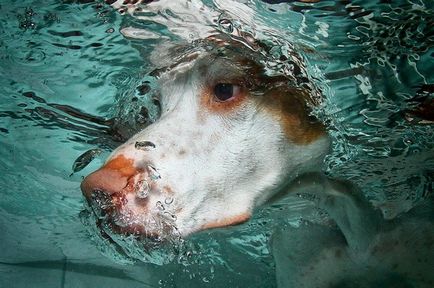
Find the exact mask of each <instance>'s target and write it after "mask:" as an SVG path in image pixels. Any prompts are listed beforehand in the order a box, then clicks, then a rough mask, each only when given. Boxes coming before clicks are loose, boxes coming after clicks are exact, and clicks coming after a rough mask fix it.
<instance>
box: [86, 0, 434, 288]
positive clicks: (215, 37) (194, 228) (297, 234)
mask: <svg viewBox="0 0 434 288" xmlns="http://www.w3.org/2000/svg"><path fill="white" fill-rule="evenodd" d="M110 2H113V1H110ZM139 2H142V1H123V2H122V1H116V2H114V3H110V4H112V5H113V6H114V7H115V8H116V9H119V10H120V11H121V12H129V13H134V11H135V10H134V9H135V8H136V5H137V4H139ZM145 2H149V1H145ZM162 2H164V1H162ZM156 3H157V4H158V3H160V2H156ZM160 4H161V3H160ZM178 4H179V3H178ZM178 4H176V5H178ZM126 33H127V34H128V33H130V34H131V33H132V34H134V33H135V31H134V30H131V29H127V30H126ZM205 34H206V35H204V38H198V39H197V40H195V41H193V43H192V44H189V45H167V47H159V48H158V49H156V50H157V51H158V53H156V54H158V55H156V56H155V55H154V56H151V58H154V59H153V61H154V62H155V63H157V62H160V63H161V62H162V61H161V59H169V60H170V63H167V65H166V64H165V65H162V66H164V67H163V68H161V69H158V70H156V71H155V73H154V75H156V77H157V78H158V82H159V87H161V89H160V92H159V97H158V103H159V106H160V109H161V116H160V118H159V119H158V121H156V122H155V123H153V124H151V125H149V126H148V127H146V128H145V129H144V130H142V131H140V132H138V133H137V134H135V135H134V136H132V137H131V138H130V139H129V140H127V141H126V142H125V143H124V144H122V145H121V146H119V147H118V148H117V149H116V150H115V151H114V152H113V153H112V154H111V155H110V156H109V157H108V159H107V161H106V162H105V164H104V165H103V166H102V167H101V168H100V169H98V170H97V171H95V172H93V173H92V174H90V175H89V176H87V177H86V178H85V179H84V180H83V182H82V184H81V189H82V191H83V194H84V196H85V198H86V199H87V202H88V203H89V206H90V208H91V210H92V211H93V212H94V214H95V215H96V216H97V225H98V227H99V228H100V229H101V232H102V234H103V235H105V236H107V237H110V236H109V235H110V234H111V233H115V234H122V235H134V236H135V237H138V238H141V239H154V240H158V241H160V240H161V239H163V240H164V239H168V238H170V237H172V236H173V235H177V236H178V235H179V236H180V237H186V236H188V235H190V234H192V233H195V232H198V231H201V230H205V229H211V228H219V227H227V226H231V225H236V224H240V223H243V222H246V221H248V219H249V218H250V217H251V215H252V213H253V212H254V210H255V208H257V207H259V206H261V205H263V204H264V203H267V202H269V201H273V200H274V199H276V198H279V197H282V196H285V195H288V194H291V193H292V194H294V193H299V194H300V195H310V196H309V197H310V199H311V200H313V201H314V202H315V203H316V204H317V206H318V207H319V208H322V209H324V210H325V211H326V212H327V213H328V214H329V215H330V218H331V219H332V220H333V221H334V222H335V223H336V229H328V228H327V227H324V226H316V225H314V224H312V225H308V228H306V229H304V228H303V229H299V230H295V229H289V232H288V230H285V229H282V230H281V231H277V232H276V234H275V236H274V237H273V250H274V251H275V253H274V255H275V261H276V270H277V283H278V285H279V286H280V287H303V286H304V287H328V286H330V285H340V284H342V283H348V282H345V281H346V280H347V279H346V278H345V277H347V276H348V275H350V274H351V273H352V275H356V276H355V277H356V278H357V277H359V278H360V277H362V276H363V275H362V274H363V273H365V274H369V271H372V269H374V268H372V267H383V268H384V267H386V268H384V269H387V271H388V272H389V271H392V272H393V273H395V272H396V273H397V274H399V275H400V277H401V276H402V275H403V276H402V277H408V275H410V278H411V277H413V278H412V279H414V278H417V279H420V278H421V277H419V276H417V275H416V274H417V271H415V270H414V269H411V267H409V265H408V264H406V266H403V267H398V266H399V263H400V262H399V260H397V258H396V254H395V253H397V252H396V251H404V253H407V254H409V255H410V254H411V251H412V246H411V245H408V244H406V243H407V242H405V241H404V242H399V241H398V244H396V245H395V244H393V245H394V248H393V249H391V250H388V249H385V248H387V246H388V245H389V244H390V239H392V240H393V239H401V238H400V237H401V236H403V235H404V236H405V233H401V230H399V229H400V228H398V230H396V229H395V228H396V227H401V226H399V225H395V226H394V225H389V224H387V223H386V224H385V222H384V221H383V219H382V217H381V215H380V213H379V212H378V211H375V210H373V209H372V207H371V204H370V203H368V202H367V201H366V200H365V199H363V197H362V196H361V194H362V193H361V191H359V190H358V189H357V188H355V187H353V186H352V185H351V184H350V183H346V182H342V181H337V180H331V179H328V178H327V177H325V176H323V175H322V174H321V172H320V170H321V166H322V165H321V164H322V162H323V160H324V157H325V156H326V155H327V153H328V152H329V150H330V145H331V140H330V137H329V136H328V133H327V130H326V126H325V125H324V124H323V123H321V122H320V121H319V120H318V119H316V118H315V117H314V116H313V115H312V110H313V109H314V107H315V105H318V104H319V103H320V101H318V99H317V98H318V93H317V91H316V90H315V89H314V88H312V85H311V83H309V79H307V78H306V77H305V75H306V73H304V72H303V71H304V70H305V67H303V64H302V63H303V61H302V59H301V58H300V57H299V56H298V55H296V54H294V57H295V59H297V60H296V61H293V62H292V63H291V65H292V67H293V70H291V71H292V72H296V73H292V74H290V75H288V74H285V73H275V74H272V73H271V74H270V71H269V70H267V67H265V66H264V64H263V63H264V62H265V60H264V59H263V57H266V56H264V55H266V52H267V48H266V47H264V45H262V43H260V42H257V41H255V40H252V38H253V37H245V36H249V35H242V36H243V39H240V38H237V37H229V36H225V35H219V34H212V33H211V35H210V34H209V33H208V32H207V33H205ZM201 36H203V35H201ZM245 39H247V40H245ZM244 40H245V41H244ZM409 221H410V220H409ZM409 221H403V222H405V223H404V226H402V227H407V228H408V229H407V230H405V229H404V230H405V231H410V232H408V233H413V232H412V231H415V229H414V227H415V226H414V225H411V224H408V223H410V222H411V221H410V222H409ZM379 223H382V224H381V225H380V224H379ZM421 223H422V222H421ZM423 223H425V222H423ZM407 224H408V225H407ZM428 226H429V225H428ZM385 227H387V228H385ZM385 231H386V233H384V232H385ZM388 231H392V232H390V233H389V232H388ZM393 231H396V232H393ZM427 231H429V233H425V236H426V237H427V238H426V239H425V238H424V239H425V240H426V241H428V242H426V241H425V242H424V241H422V242H421V243H422V244H421V245H418V244H420V243H419V242H418V243H416V246H418V247H422V248H421V250H418V251H424V249H425V248H427V249H428V250H429V245H430V244H429V243H431V244H432V238H430V237H431V236H430V235H432V233H431V232H432V227H428V228H427ZM308 233H312V234H308ZM430 233H431V234H430ZM422 234H423V233H422ZM396 235H398V236H396ZM418 235H419V234H418ZM395 236H396V237H395ZM310 237H314V238H315V241H312V242H309V241H308V242H304V239H308V238H310ZM421 237H422V236H421ZM407 238H408V237H407ZM430 239H431V240H430ZM429 241H431V242H429ZM393 243H395V242H393ZM426 243H428V244H426ZM293 248H295V249H293ZM316 253H317V254H316ZM407 254H406V255H407ZM318 255H320V256H321V257H322V258H321V259H320V260H318V258H317V257H319V256H318ZM336 255H340V256H336ZM383 256H384V259H387V263H384V265H378V263H380V262H381V257H383ZM410 256H411V255H410ZM337 258H338V261H337V260H336V259H337ZM407 259H408V263H417V261H418V260H419V259H422V260H421V261H425V262H429V261H431V260H430V259H434V257H422V258H421V257H419V258H418V257H407ZM317 260H318V261H317ZM336 261H337V262H339V265H341V266H340V267H341V268H342V267H344V268H345V267H347V268H348V269H346V270H345V269H343V268H342V269H341V270H339V271H334V273H331V272H330V269H331V268H332V267H334V266H333V265H334V263H335V262H336ZM304 262H307V263H308V264H311V265H310V266H309V265H304ZM337 262H336V263H337ZM315 263H316V264H315ZM354 263H356V264H354ZM397 263H398V264H397ZM365 264H366V265H368V266H369V269H362V268H361V267H363V265H365ZM380 264H381V263H380ZM396 264H397V265H398V266H396ZM410 266H411V265H410ZM416 266H417V265H414V267H416ZM300 267H301V268H300ZM304 267H308V269H310V268H312V269H311V271H307V272H306V271H305V270H303V268H304ZM417 267H428V266H426V265H425V266H424V265H421V266H417ZM339 269H340V268H339ZM423 269H426V268H423ZM302 270H303V271H302ZM360 271H361V272H360ZM289 272H292V273H289ZM340 272H341V273H340ZM355 272H358V273H355ZM359 272H360V273H359ZM392 272H391V273H392ZM413 272H414V273H413ZM421 273H426V271H422V272H421ZM295 274H296V275H297V277H292V276H293V275H295ZM361 275H362V276H361ZM414 275H416V276H414ZM310 276H312V277H310ZM315 276H316V277H317V278H315ZM418 277H419V278H418ZM422 278H423V277H422ZM316 279H318V280H316ZM324 279H325V280H324ZM360 279H361V278H360ZM376 279H378V277H377V278H376ZM422 280H423V281H425V280H424V279H422ZM422 280H421V281H422ZM315 281H317V282H315ZM379 281H380V282H381V281H382V280H379ZM428 281H432V280H428ZM369 283H372V281H371V282H369ZM423 283H430V282H423ZM431 283H432V282H431ZM327 285H328V286H327ZM363 287H365V286H363Z"/></svg>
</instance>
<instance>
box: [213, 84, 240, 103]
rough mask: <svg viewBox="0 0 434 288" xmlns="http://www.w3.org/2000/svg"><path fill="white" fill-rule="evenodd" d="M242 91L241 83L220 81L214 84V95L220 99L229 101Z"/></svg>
mask: <svg viewBox="0 0 434 288" xmlns="http://www.w3.org/2000/svg"><path fill="white" fill-rule="evenodd" d="M240 93H241V87H240V86H239V85H235V84H230V83H218V84H217V85H215V86H214V95H215V98H216V99H217V100H218V101H222V102H223V101H227V100H229V99H231V98H234V97H236V96H238V95H239V94H240Z"/></svg>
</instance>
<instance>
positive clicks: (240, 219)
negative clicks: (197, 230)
mask: <svg viewBox="0 0 434 288" xmlns="http://www.w3.org/2000/svg"><path fill="white" fill-rule="evenodd" d="M249 219H250V214H249V213H243V214H240V215H237V216H234V217H230V218H225V219H221V220H217V221H215V222H210V223H207V224H205V225H203V226H202V227H201V229H202V230H205V229H211V228H219V227H226V226H233V225H238V224H241V223H244V222H246V221H247V220H249Z"/></svg>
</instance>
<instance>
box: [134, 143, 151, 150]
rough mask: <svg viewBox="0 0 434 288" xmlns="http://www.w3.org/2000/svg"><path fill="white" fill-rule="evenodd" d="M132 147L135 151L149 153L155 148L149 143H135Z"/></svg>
mask: <svg viewBox="0 0 434 288" xmlns="http://www.w3.org/2000/svg"><path fill="white" fill-rule="evenodd" d="M134 147H135V148H136V149H140V150H145V151H149V150H151V149H154V148H155V144H154V143H152V142H151V141H136V144H134Z"/></svg>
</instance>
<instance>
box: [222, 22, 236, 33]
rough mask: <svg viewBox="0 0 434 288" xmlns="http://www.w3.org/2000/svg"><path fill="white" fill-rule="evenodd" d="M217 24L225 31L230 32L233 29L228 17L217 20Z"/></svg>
mask: <svg viewBox="0 0 434 288" xmlns="http://www.w3.org/2000/svg"><path fill="white" fill-rule="evenodd" d="M219 25H220V27H221V28H222V29H223V30H224V31H225V32H227V33H232V31H233V30H234V27H233V25H232V22H231V21H230V20H229V19H221V20H220V21H219Z"/></svg>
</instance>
